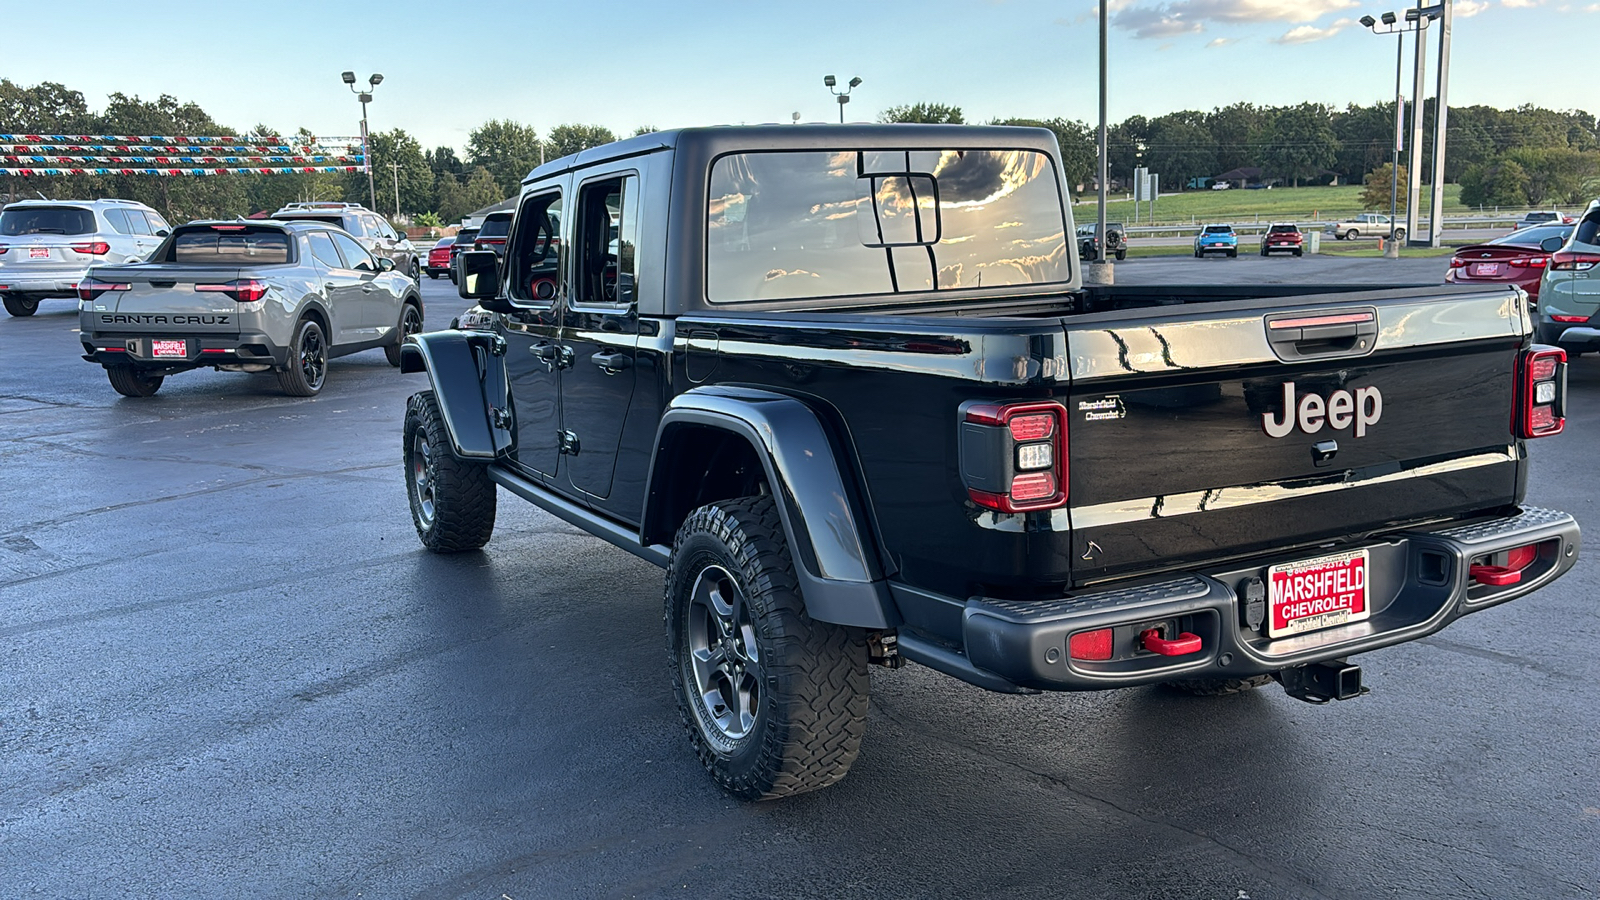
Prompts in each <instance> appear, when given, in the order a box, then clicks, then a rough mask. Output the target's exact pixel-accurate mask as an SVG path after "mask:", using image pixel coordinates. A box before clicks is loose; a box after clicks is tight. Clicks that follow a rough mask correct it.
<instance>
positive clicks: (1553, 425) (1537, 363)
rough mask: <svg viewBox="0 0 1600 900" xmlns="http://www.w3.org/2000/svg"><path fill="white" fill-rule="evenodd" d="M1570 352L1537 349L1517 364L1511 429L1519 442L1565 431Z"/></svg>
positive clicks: (1555, 349) (1556, 348) (1546, 348)
mask: <svg viewBox="0 0 1600 900" xmlns="http://www.w3.org/2000/svg"><path fill="white" fill-rule="evenodd" d="M1566 404H1567V351H1565V350H1562V349H1560V348H1559V347H1545V346H1535V347H1533V348H1532V349H1530V350H1525V351H1523V353H1522V357H1521V359H1519V360H1518V362H1517V397H1516V404H1515V406H1513V410H1514V412H1513V419H1512V429H1513V430H1514V431H1515V432H1516V434H1517V437H1520V438H1536V437H1549V436H1550V435H1552V434H1560V433H1561V429H1563V428H1565V427H1566V424H1567V419H1566Z"/></svg>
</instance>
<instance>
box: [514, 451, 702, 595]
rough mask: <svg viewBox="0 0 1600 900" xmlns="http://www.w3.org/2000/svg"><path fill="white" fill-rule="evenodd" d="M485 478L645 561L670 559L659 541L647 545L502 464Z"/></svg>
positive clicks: (636, 534)
mask: <svg viewBox="0 0 1600 900" xmlns="http://www.w3.org/2000/svg"><path fill="white" fill-rule="evenodd" d="M489 479H490V480H491V481H493V482H494V483H495V484H498V485H500V486H501V487H503V488H505V489H506V490H508V491H510V492H511V493H513V494H516V495H517V496H518V497H521V498H522V499H524V500H526V501H528V502H529V503H532V504H533V505H534V506H537V507H539V508H540V509H542V510H544V511H545V512H547V513H549V514H550V515H552V516H555V517H556V518H558V519H560V520H561V521H563V522H566V523H567V524H568V525H576V526H578V527H579V528H582V529H583V530H584V531H587V532H588V533H590V534H592V535H594V536H595V537H597V538H600V539H601V540H603V541H607V542H609V543H612V544H615V545H617V546H618V547H621V548H622V549H624V550H626V551H628V552H629V553H632V554H633V555H634V556H637V557H639V558H640V559H643V560H646V561H648V562H653V563H655V564H656V565H658V566H660V567H661V568H663V569H665V568H666V567H667V563H669V562H671V561H672V550H671V549H670V548H668V547H666V546H664V545H662V544H650V545H648V546H646V545H643V544H640V543H639V532H638V530H637V529H631V528H628V527H627V526H625V525H623V524H621V523H620V522H613V521H611V520H610V519H604V518H601V517H600V516H599V514H598V513H595V512H594V511H592V510H588V509H584V508H583V507H581V506H579V505H577V504H576V503H571V502H569V501H567V500H564V499H562V498H560V497H558V496H556V495H555V494H554V493H551V492H550V491H548V490H545V488H544V486H543V485H541V484H538V483H537V482H535V481H533V480H531V479H528V478H525V477H523V476H522V475H519V474H517V473H516V472H513V471H511V470H510V469H506V468H504V467H502V466H489Z"/></svg>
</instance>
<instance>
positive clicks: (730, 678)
mask: <svg viewBox="0 0 1600 900" xmlns="http://www.w3.org/2000/svg"><path fill="white" fill-rule="evenodd" d="M688 613H689V621H688V623H687V624H688V629H687V636H688V651H689V667H690V669H691V670H692V672H693V675H694V687H695V692H696V694H697V695H698V699H699V703H698V704H697V706H698V709H697V710H696V712H697V714H698V717H699V718H700V720H701V724H702V726H703V728H704V730H705V731H706V734H707V737H712V738H716V739H718V741H719V742H720V743H722V744H725V745H732V744H735V743H737V742H739V741H740V740H742V739H744V738H745V737H746V736H748V735H749V734H750V731H751V729H753V728H754V727H755V722H756V716H757V715H758V714H759V713H760V711H761V700H762V693H761V651H760V649H759V647H758V646H757V643H756V635H755V626H754V624H753V623H752V621H751V617H750V607H749V604H748V603H747V602H746V600H745V596H744V591H743V589H742V588H740V586H739V584H738V582H737V581H735V580H734V578H733V576H732V575H731V574H730V573H729V572H728V570H727V569H724V568H723V567H721V566H718V565H710V566H707V567H706V568H704V569H703V570H701V572H700V574H699V576H698V577H697V578H696V579H695V582H694V588H693V590H692V592H691V594H690V598H689V610H688Z"/></svg>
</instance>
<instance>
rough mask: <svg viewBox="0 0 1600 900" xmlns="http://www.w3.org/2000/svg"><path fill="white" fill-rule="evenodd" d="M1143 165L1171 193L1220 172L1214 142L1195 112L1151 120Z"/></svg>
mask: <svg viewBox="0 0 1600 900" xmlns="http://www.w3.org/2000/svg"><path fill="white" fill-rule="evenodd" d="M1144 163H1145V165H1146V166H1148V167H1149V168H1150V171H1152V172H1156V173H1158V174H1160V176H1161V183H1162V184H1165V185H1167V186H1168V187H1171V188H1174V189H1179V188H1182V187H1184V186H1185V185H1187V184H1188V183H1189V181H1190V180H1191V179H1194V178H1201V177H1205V176H1208V175H1215V174H1217V173H1218V172H1220V171H1222V170H1221V169H1218V168H1217V142H1216V141H1215V140H1213V139H1212V137H1211V132H1210V131H1209V130H1207V128H1206V126H1205V117H1204V116H1203V115H1202V114H1200V113H1197V112H1178V113H1172V114H1170V115H1165V116H1161V117H1160V118H1156V119H1151V120H1150V125H1149V136H1148V138H1147V139H1146V141H1145V151H1144Z"/></svg>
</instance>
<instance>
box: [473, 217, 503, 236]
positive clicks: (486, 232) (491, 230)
mask: <svg viewBox="0 0 1600 900" xmlns="http://www.w3.org/2000/svg"><path fill="white" fill-rule="evenodd" d="M510 233H511V217H510V216H496V217H494V218H492V219H484V220H483V227H482V228H480V229H478V237H486V238H503V237H505V236H506V235H508V234H510Z"/></svg>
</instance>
